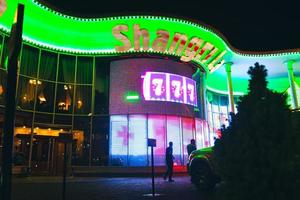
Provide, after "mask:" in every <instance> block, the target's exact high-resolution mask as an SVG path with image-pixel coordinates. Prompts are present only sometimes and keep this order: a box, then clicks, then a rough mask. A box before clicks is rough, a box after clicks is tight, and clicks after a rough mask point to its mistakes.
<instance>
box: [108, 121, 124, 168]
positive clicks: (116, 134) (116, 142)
mask: <svg viewBox="0 0 300 200" xmlns="http://www.w3.org/2000/svg"><path fill="white" fill-rule="evenodd" d="M120 119H121V120H120ZM110 155H111V158H110V164H111V165H113V166H127V156H128V122H127V117H126V116H120V118H119V120H118V119H114V118H111V143H110Z"/></svg>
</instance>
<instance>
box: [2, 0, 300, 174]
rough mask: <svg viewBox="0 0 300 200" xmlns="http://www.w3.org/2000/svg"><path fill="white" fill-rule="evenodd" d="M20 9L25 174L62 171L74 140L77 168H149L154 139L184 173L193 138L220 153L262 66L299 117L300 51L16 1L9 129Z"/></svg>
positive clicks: (205, 30)
mask: <svg viewBox="0 0 300 200" xmlns="http://www.w3.org/2000/svg"><path fill="white" fill-rule="evenodd" d="M17 2H19V3H22V4H24V5H25V16H24V23H23V43H22V48H21V53H20V56H19V62H18V63H19V73H18V82H17V96H16V99H17V105H16V121H15V133H14V134H15V137H14V151H15V153H18V152H19V153H20V154H22V155H23V157H24V161H20V164H22V165H28V164H29V165H31V166H34V167H36V170H38V169H41V170H51V169H52V170H55V168H58V167H59V166H60V165H61V163H60V160H61V159H60V157H61V156H62V144H61V143H60V142H59V140H58V139H57V138H58V135H59V133H60V132H70V133H72V134H73V143H72V145H71V146H70V147H69V151H70V152H72V165H97V166H100V165H111V166H148V165H149V157H150V156H149V155H150V149H149V148H148V147H147V138H154V139H156V147H155V148H154V157H155V164H156V165H164V156H165V155H164V154H165V148H166V147H167V144H168V142H169V141H172V142H173V143H174V152H173V153H174V155H175V164H176V165H179V166H184V165H185V164H186V162H187V151H186V145H187V144H188V143H189V141H190V140H191V139H193V138H194V139H196V143H197V147H198V148H202V147H207V146H212V145H213V143H214V139H215V138H217V137H219V130H220V127H221V126H222V125H225V126H227V125H228V118H229V113H230V112H236V107H235V105H236V102H237V101H238V98H239V96H242V95H244V94H246V93H247V84H248V78H249V77H248V75H247V71H248V68H249V66H253V65H254V63H255V62H259V63H260V64H263V65H265V66H266V67H267V69H268V82H269V85H268V86H269V88H270V89H272V90H275V91H277V92H282V93H288V94H289V103H290V105H291V109H295V108H299V95H300V91H299V85H300V50H299V49H298V50H284V51H280V52H243V51H240V50H238V49H235V48H234V47H232V46H231V45H230V44H229V43H228V42H227V41H226V39H225V38H224V37H223V36H222V34H221V33H219V32H217V31H216V30H213V29H211V28H209V27H205V26H203V25H201V24H200V23H198V22H193V21H189V20H185V19H178V18H170V17H163V16H115V17H105V18H78V17H73V16H67V15H65V14H63V13H60V12H57V11H55V10H52V9H51V8H49V7H46V6H44V5H42V4H41V3H39V2H38V1H37V0H19V1H17V0H10V1H7V8H6V10H5V11H4V12H3V14H2V16H1V17H0V124H1V126H3V118H4V109H5V100H4V99H5V98H4V97H5V93H6V80H7V57H8V52H9V47H8V41H9V35H10V30H11V25H12V22H13V18H14V15H15V10H16V8H17ZM1 134H3V132H2V131H1Z"/></svg>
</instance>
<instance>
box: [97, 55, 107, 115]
mask: <svg viewBox="0 0 300 200" xmlns="http://www.w3.org/2000/svg"><path fill="white" fill-rule="evenodd" d="M109 67H110V61H107V60H103V59H100V58H97V59H96V69H95V70H96V77H95V107H94V112H95V113H96V114H108V106H109V69H110V68H109Z"/></svg>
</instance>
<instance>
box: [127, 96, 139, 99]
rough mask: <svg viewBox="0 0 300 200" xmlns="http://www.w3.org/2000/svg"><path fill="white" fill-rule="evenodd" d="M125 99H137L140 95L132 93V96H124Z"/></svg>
mask: <svg viewBox="0 0 300 200" xmlns="http://www.w3.org/2000/svg"><path fill="white" fill-rule="evenodd" d="M126 99H127V100H139V99H140V97H139V96H138V95H134V96H126Z"/></svg>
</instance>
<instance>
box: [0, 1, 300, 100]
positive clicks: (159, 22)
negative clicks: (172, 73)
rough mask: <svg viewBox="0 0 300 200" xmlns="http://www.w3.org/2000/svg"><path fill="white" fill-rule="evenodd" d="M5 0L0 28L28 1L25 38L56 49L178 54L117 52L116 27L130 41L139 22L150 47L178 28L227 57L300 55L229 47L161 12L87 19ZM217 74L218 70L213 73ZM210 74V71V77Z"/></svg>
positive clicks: (239, 86)
mask: <svg viewBox="0 0 300 200" xmlns="http://www.w3.org/2000/svg"><path fill="white" fill-rule="evenodd" d="M6 2H7V10H6V11H5V12H4V14H3V15H2V16H1V17H0V30H2V31H4V32H7V33H8V32H9V31H10V29H11V25H12V22H13V18H14V15H15V10H16V8H17V4H18V3H22V4H24V5H25V17H24V26H23V39H24V41H25V42H27V43H30V44H33V45H36V46H40V47H42V48H45V49H51V50H54V51H61V52H66V53H74V54H78V55H79V54H86V55H97V56H109V55H123V54H136V53H159V54H162V55H175V54H174V53H168V52H164V53H162V52H154V51H153V50H152V49H150V50H149V51H147V52H146V51H134V50H130V51H127V52H124V53H117V52H116V51H115V46H116V45H120V42H119V41H118V40H116V39H115V38H114V36H113V34H112V29H113V27H115V26H116V25H121V24H122V25H128V28H129V31H128V32H127V33H126V35H128V36H129V39H130V41H131V42H132V43H133V25H134V24H139V25H140V27H141V28H142V29H143V28H145V29H147V30H148V31H149V34H150V47H151V46H152V43H153V41H154V39H155V38H156V31H157V30H159V29H163V30H166V31H168V32H169V33H170V38H173V36H174V33H175V32H178V33H182V34H185V35H186V36H187V37H188V38H189V39H191V38H192V37H194V36H196V37H199V38H201V39H203V40H204V41H206V42H210V43H211V44H213V45H214V46H215V47H217V48H218V49H219V50H220V51H223V50H226V51H227V53H226V55H225V56H224V58H225V60H226V61H233V62H235V61H237V62H240V61H244V62H247V61H248V59H249V58H256V57H264V58H270V59H272V58H276V59H281V61H280V63H282V62H283V61H285V60H288V59H295V56H296V58H299V57H300V52H298V51H295V52H288V51H287V52H280V53H268V54H258V53H257V54H251V53H249V54H247V53H243V52H240V51H238V50H236V49H233V48H232V47H230V46H229V44H228V43H226V40H225V39H224V38H222V37H221V36H219V35H218V34H217V33H216V32H215V31H213V30H211V29H208V28H206V27H204V26H202V25H199V24H196V23H193V22H190V21H187V20H181V19H176V18H168V17H161V16H122V17H107V18H98V19H84V18H76V17H71V16H67V15H63V14H61V13H58V12H55V11H53V10H51V9H49V8H47V7H45V6H43V5H41V4H39V3H37V2H36V1H34V0H6ZM132 46H133V44H132ZM175 56H176V55H175ZM210 59H212V58H210ZM210 59H209V60H210ZM296 60H297V59H296ZM193 61H194V62H195V64H197V65H201V66H202V67H204V69H206V70H207V71H208V67H207V66H206V63H204V64H201V63H200V62H199V61H195V60H193ZM251 64H253V63H251ZM214 74H215V73H213V74H211V75H214ZM211 75H209V76H208V78H209V77H210V76H211ZM214 77H215V78H209V79H210V80H208V82H207V85H208V86H209V87H210V88H211V89H213V88H215V90H218V91H220V92H222V91H226V90H227V89H226V86H223V85H224V83H225V82H224V81H222V83H220V84H219V83H218V84H217V83H216V82H220V81H219V80H221V79H222V77H221V78H220V76H217V75H216V76H214ZM296 79H297V77H296ZM298 82H299V81H298ZM286 83H287V79H284V84H283V82H282V83H281V82H280V83H279V82H278V81H275V79H274V81H273V80H272V84H270V85H271V88H274V89H276V91H281V90H283V89H286ZM233 86H234V90H235V91H236V92H241V93H244V92H246V91H247V86H246V81H244V80H236V81H235V80H233ZM237 95H238V93H237Z"/></svg>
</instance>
